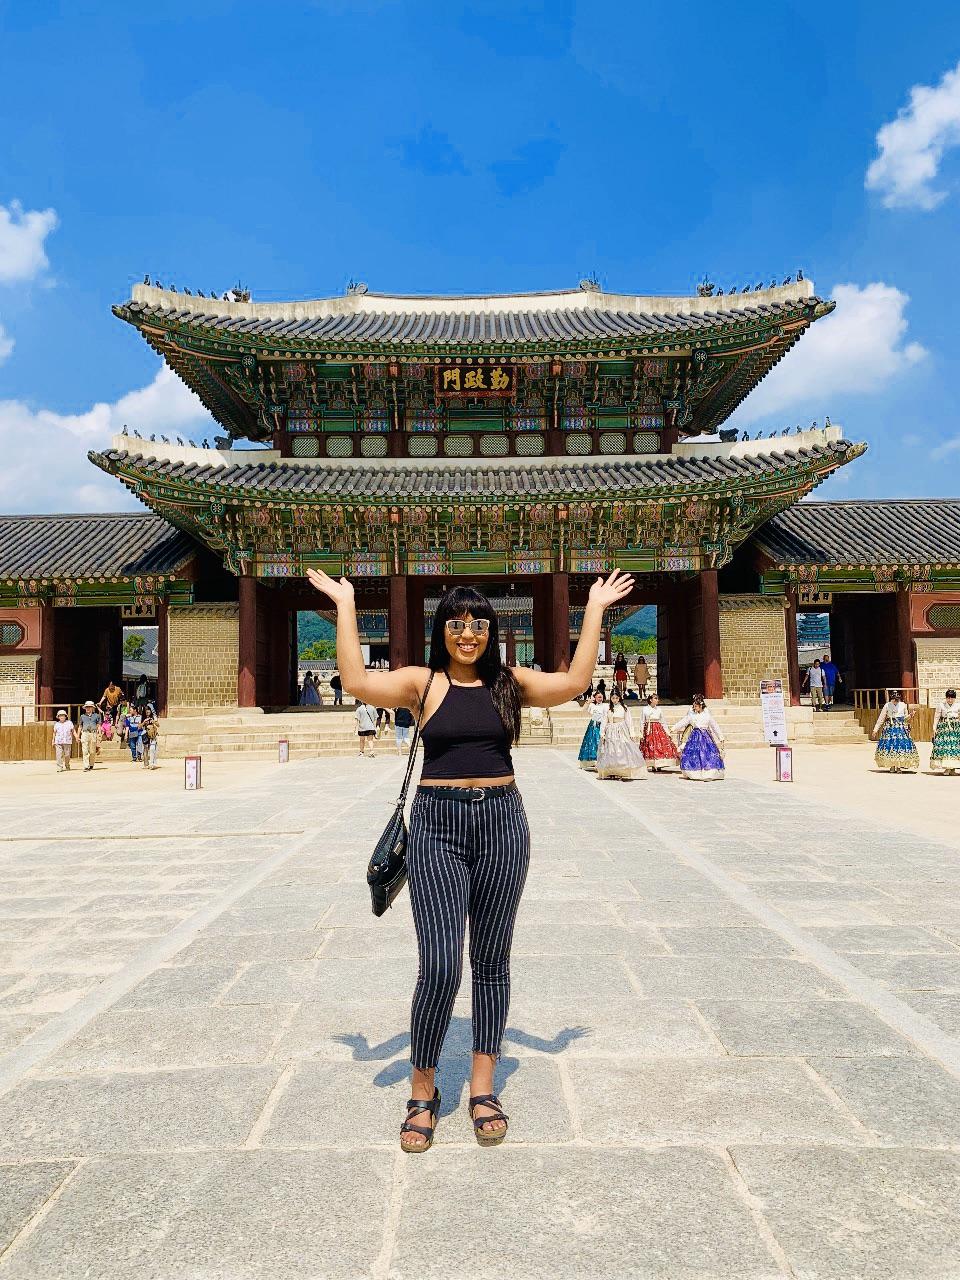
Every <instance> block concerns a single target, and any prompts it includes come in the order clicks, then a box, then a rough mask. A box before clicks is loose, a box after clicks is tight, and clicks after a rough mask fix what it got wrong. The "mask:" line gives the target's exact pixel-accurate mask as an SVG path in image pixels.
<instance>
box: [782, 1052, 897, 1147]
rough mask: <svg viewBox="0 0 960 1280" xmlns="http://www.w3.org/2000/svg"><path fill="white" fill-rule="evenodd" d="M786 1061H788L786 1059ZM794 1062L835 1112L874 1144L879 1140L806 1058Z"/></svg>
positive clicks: (795, 1059)
mask: <svg viewBox="0 0 960 1280" xmlns="http://www.w3.org/2000/svg"><path fill="white" fill-rule="evenodd" d="M784 1061H786V1059H784ZM793 1061H794V1062H796V1063H797V1065H798V1066H799V1067H800V1069H801V1070H802V1071H803V1073H804V1075H805V1076H807V1078H808V1079H809V1080H810V1082H811V1084H813V1085H815V1086H816V1088H818V1089H819V1090H820V1092H821V1093H822V1094H823V1096H824V1097H825V1098H826V1100H827V1101H828V1102H829V1103H830V1105H831V1107H833V1109H834V1111H836V1112H837V1113H838V1114H839V1115H841V1116H843V1118H844V1119H845V1120H846V1121H847V1122H848V1123H849V1124H852V1125H853V1127H854V1128H855V1129H858V1130H860V1131H861V1132H862V1133H864V1134H866V1135H867V1136H868V1137H869V1138H871V1139H872V1140H873V1141H874V1142H875V1141H876V1140H877V1136H878V1135H877V1133H876V1131H875V1130H873V1129H871V1128H870V1126H869V1125H866V1124H864V1122H863V1121H862V1120H861V1119H860V1117H859V1116H858V1115H857V1113H856V1112H855V1111H854V1110H853V1108H852V1107H851V1106H850V1104H849V1103H847V1102H844V1100H843V1098H841V1096H840V1094H839V1093H837V1091H836V1089H834V1088H833V1086H832V1085H831V1084H830V1082H829V1081H828V1080H825V1079H824V1078H823V1076H822V1075H821V1074H820V1072H819V1071H818V1070H817V1069H816V1067H814V1066H812V1065H811V1063H810V1062H808V1061H807V1059H806V1058H794V1059H793Z"/></svg>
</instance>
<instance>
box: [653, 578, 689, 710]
mask: <svg viewBox="0 0 960 1280" xmlns="http://www.w3.org/2000/svg"><path fill="white" fill-rule="evenodd" d="M667 609H668V611H669V614H670V619H669V624H668V630H667V643H668V644H669V645H670V661H669V664H668V665H669V669H670V697H671V698H675V699H676V700H677V701H678V702H680V701H683V700H685V699H686V698H689V697H690V694H691V693H692V692H693V690H692V689H691V687H690V636H689V628H690V616H689V610H688V608H687V590H686V584H685V583H683V582H674V583H672V584H671V586H670V594H669V597H668V602H667ZM659 678H660V674H659V671H658V672H657V680H658V681H659Z"/></svg>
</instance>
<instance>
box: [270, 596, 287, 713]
mask: <svg viewBox="0 0 960 1280" xmlns="http://www.w3.org/2000/svg"><path fill="white" fill-rule="evenodd" d="M270 609H271V615H270V618H269V619H268V624H269V625H268V633H269V636H270V655H269V662H270V701H271V703H273V705H274V706H277V707H285V706H287V705H288V704H289V699H290V605H289V601H288V600H287V599H285V598H284V596H283V595H281V593H280V591H275V592H272V593H271V597H270Z"/></svg>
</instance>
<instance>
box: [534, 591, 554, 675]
mask: <svg viewBox="0 0 960 1280" xmlns="http://www.w3.org/2000/svg"><path fill="white" fill-rule="evenodd" d="M531 588H532V591H533V658H534V661H535V662H539V664H540V666H541V667H542V668H543V669H544V671H549V670H550V669H551V668H550V658H551V653H550V627H551V618H552V616H553V603H552V597H553V583H552V581H551V578H550V574H548V573H538V574H537V576H536V577H535V578H533V579H531Z"/></svg>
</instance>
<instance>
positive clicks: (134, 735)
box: [123, 707, 143, 764]
mask: <svg viewBox="0 0 960 1280" xmlns="http://www.w3.org/2000/svg"><path fill="white" fill-rule="evenodd" d="M123 722H124V726H125V728H126V731H127V746H128V747H129V748H130V759H131V760H132V761H133V763H134V764H137V763H139V761H140V752H141V743H140V739H141V736H142V734H143V717H142V716H141V715H140V708H139V707H131V708H130V710H129V711H128V712H127V714H126V715H125V716H124V717H123Z"/></svg>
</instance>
